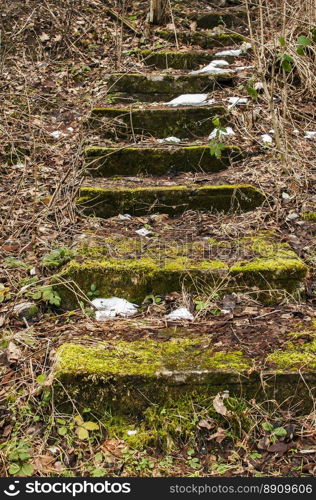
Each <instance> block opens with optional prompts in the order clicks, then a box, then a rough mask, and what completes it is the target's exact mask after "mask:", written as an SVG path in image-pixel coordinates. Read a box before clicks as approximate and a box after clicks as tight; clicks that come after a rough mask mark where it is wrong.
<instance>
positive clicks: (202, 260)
mask: <svg viewBox="0 0 316 500" xmlns="http://www.w3.org/2000/svg"><path fill="white" fill-rule="evenodd" d="M307 272H308V267H307V266H306V265H305V264H304V263H303V262H302V261H301V260H300V259H299V258H298V256H297V255H296V253H295V252H294V251H293V250H292V249H291V247H290V246H289V245H288V244H287V243H283V242H280V241H279V240H278V239H277V238H276V237H275V236H274V235H273V234H270V233H268V234H266V233H263V234H257V235H255V236H247V237H244V238H240V239H238V240H236V241H232V242H228V241H227V240H220V239H219V240H214V239H211V238H209V239H202V240H200V241H193V242H192V241H191V242H190V239H188V237H187V236H184V239H183V240H182V239H180V240H177V241H175V240H171V241H170V239H165V237H164V235H159V234H158V235H157V236H153V237H152V238H151V239H150V240H149V241H147V242H146V244H144V242H143V241H142V239H141V238H138V239H137V238H126V237H125V236H122V235H119V236H116V237H112V238H108V239H104V237H102V236H100V237H97V236H96V235H91V234H90V235H88V234H87V235H85V238H84V239H83V243H81V244H80V246H79V247H78V248H77V254H76V257H75V258H74V260H72V261H71V262H70V263H69V264H68V265H67V266H66V267H65V268H64V269H63V270H62V271H61V272H60V273H59V274H58V275H56V276H55V278H54V282H55V283H56V287H57V289H58V293H59V294H60V296H61V299H62V307H63V308H65V309H73V308H76V307H78V300H82V298H83V297H84V296H86V295H87V294H88V293H89V292H90V290H91V287H92V286H94V288H96V289H97V290H98V293H99V296H101V297H111V296H118V297H123V298H125V299H127V300H130V301H132V302H136V303H138V304H140V303H142V301H143V300H144V298H145V297H146V296H148V295H151V294H153V295H155V296H156V295H163V296H164V295H167V294H169V293H171V292H172V291H177V292H181V291H182V290H183V288H185V289H186V290H188V291H192V292H195V293H196V291H198V293H200V294H202V295H203V294H204V295H206V296H208V295H209V293H210V290H211V289H214V287H215V288H216V290H217V293H219V292H220V293H222V294H224V293H227V292H229V291H230V292H232V291H235V292H238V291H239V292H240V291H241V292H246V293H250V295H251V296H253V297H254V298H258V299H259V300H261V301H262V302H264V303H271V304H273V303H277V302H280V301H281V300H284V298H285V297H286V296H287V297H288V298H289V297H292V298H293V297H294V298H295V299H299V298H300V297H301V296H302V295H303V293H304V279H305V277H306V275H307ZM67 283H70V284H72V286H70V287H69V286H67ZM219 284H220V286H218V285H219ZM72 289H73V290H74V291H71V290H72ZM77 292H78V296H77V295H76V293H77ZM78 297H79V299H78Z"/></svg>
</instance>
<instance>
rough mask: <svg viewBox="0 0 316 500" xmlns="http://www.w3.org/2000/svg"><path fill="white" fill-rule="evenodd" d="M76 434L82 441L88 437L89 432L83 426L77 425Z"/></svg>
mask: <svg viewBox="0 0 316 500" xmlns="http://www.w3.org/2000/svg"><path fill="white" fill-rule="evenodd" d="M76 434H77V436H78V438H79V439H81V440H82V441H83V440H85V439H88V438H89V432H88V431H87V429H85V428H84V427H77V428H76Z"/></svg>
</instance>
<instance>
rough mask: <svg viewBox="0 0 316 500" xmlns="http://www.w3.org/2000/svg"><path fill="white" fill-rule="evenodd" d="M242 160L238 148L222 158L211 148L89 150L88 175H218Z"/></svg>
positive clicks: (226, 149)
mask: <svg viewBox="0 0 316 500" xmlns="http://www.w3.org/2000/svg"><path fill="white" fill-rule="evenodd" d="M241 157H242V154H241V151H240V148H239V147H238V146H224V147H223V149H221V155H220V158H217V157H216V156H214V155H212V153H211V148H210V146H209V145H204V146H194V145H190V146H185V147H182V146H165V147H163V146H160V147H153V146H150V147H144V146H141V147H122V148H113V147H110V148H108V147H97V146H90V147H88V148H86V150H85V164H86V172H87V173H89V174H90V175H91V176H92V177H111V176H115V175H120V176H121V175H123V176H128V175H129V176H133V175H134V176H135V175H139V174H140V175H165V174H174V173H181V172H218V171H220V170H223V169H225V168H227V167H228V166H229V165H231V163H232V162H234V161H238V160H240V159H241Z"/></svg>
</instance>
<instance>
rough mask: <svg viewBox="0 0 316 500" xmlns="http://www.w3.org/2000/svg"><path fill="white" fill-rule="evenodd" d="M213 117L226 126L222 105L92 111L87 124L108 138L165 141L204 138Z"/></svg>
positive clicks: (211, 126) (212, 127)
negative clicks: (146, 138)
mask: <svg viewBox="0 0 316 500" xmlns="http://www.w3.org/2000/svg"><path fill="white" fill-rule="evenodd" d="M215 116H219V117H220V118H221V123H222V124H223V125H225V124H226V117H227V109H226V108H225V107H223V106H200V107H191V106H190V107H186V108H168V107H167V108H153V107H152V108H149V107H147V108H143V109H137V108H132V107H131V108H130V109H129V108H124V109H121V108H94V109H93V110H92V112H91V118H90V124H91V125H92V126H93V127H98V129H99V131H100V133H101V134H103V135H105V136H108V137H113V136H114V137H115V136H118V137H126V136H129V135H131V134H135V135H146V136H154V137H157V138H159V137H160V138H164V137H169V136H176V137H179V138H188V137H192V136H194V137H205V136H207V135H208V134H209V133H210V132H211V131H212V130H213V129H214V125H213V119H214V117H215Z"/></svg>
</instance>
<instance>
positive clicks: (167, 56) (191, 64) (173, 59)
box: [135, 49, 235, 70]
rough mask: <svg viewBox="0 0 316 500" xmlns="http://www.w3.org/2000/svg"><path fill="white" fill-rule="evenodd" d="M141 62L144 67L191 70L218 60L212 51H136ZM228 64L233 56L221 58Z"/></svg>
mask: <svg viewBox="0 0 316 500" xmlns="http://www.w3.org/2000/svg"><path fill="white" fill-rule="evenodd" d="M135 52H136V53H137V54H138V55H139V57H140V58H141V61H142V62H143V63H144V64H145V65H146V66H155V67H156V68H160V69H168V68H173V69H179V70H193V69H198V68H199V67H200V66H201V65H206V64H209V63H210V62H211V61H213V60H214V59H219V58H218V57H217V56H215V55H214V52H213V51H206V50H188V51H185V52H180V51H175V50H158V51H155V50H150V49H147V50H137V51H135ZM221 59H225V60H227V61H229V62H231V61H233V60H234V59H235V58H234V57H233V56H225V57H221Z"/></svg>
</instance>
